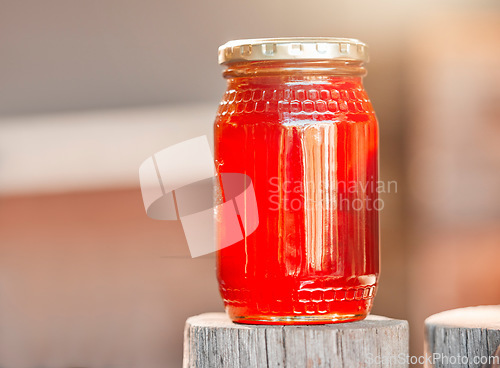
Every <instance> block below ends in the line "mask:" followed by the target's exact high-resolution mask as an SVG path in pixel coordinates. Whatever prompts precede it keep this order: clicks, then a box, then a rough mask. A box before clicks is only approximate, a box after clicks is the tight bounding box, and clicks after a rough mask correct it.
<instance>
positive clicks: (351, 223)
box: [214, 76, 381, 324]
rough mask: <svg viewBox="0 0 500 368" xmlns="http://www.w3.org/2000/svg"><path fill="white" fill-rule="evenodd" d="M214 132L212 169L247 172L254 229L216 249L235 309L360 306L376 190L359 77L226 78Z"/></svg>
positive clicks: (310, 313)
mask: <svg viewBox="0 0 500 368" xmlns="http://www.w3.org/2000/svg"><path fill="white" fill-rule="evenodd" d="M214 141H215V159H216V162H217V165H218V170H219V172H220V173H244V174H246V175H248V176H249V177H250V178H251V179H252V182H253V186H254V189H255V195H256V199H257V205H258V214H259V226H258V228H257V229H256V230H255V231H254V232H253V233H251V234H249V235H247V236H246V238H245V239H243V240H242V241H240V242H238V243H236V244H233V245H231V246H229V247H227V248H223V249H221V250H219V251H218V252H217V276H218V280H219V286H220V292H221V295H222V297H223V299H224V304H225V307H226V311H227V312H228V314H229V316H230V317H231V319H232V320H233V321H236V322H242V323H265V324H301V323H304V324H305V323H307V324H311V323H333V322H341V321H352V320H358V319H362V318H364V317H365V316H366V315H367V313H368V312H369V310H370V309H371V306H372V301H373V297H374V294H375V291H376V283H377V278H378V273H379V255H378V252H379V225H378V211H377V209H380V207H381V202H380V201H377V198H378V195H377V184H378V149H377V148H378V147H377V144H378V128H377V122H376V118H375V115H374V112H373V109H372V106H371V103H370V102H369V100H368V97H367V95H366V93H365V91H364V88H363V86H362V82H361V78H360V77H328V78H317V80H315V79H314V78H311V79H309V80H305V79H302V80H301V79H291V78H289V79H287V78H286V77H283V78H281V79H280V77H266V76H259V77H250V78H234V79H232V80H230V81H229V88H228V90H227V92H226V94H225V95H224V98H223V100H222V103H221V105H220V108H219V111H218V116H217V119H216V121H215V137H214ZM220 226H224V224H222V225H220Z"/></svg>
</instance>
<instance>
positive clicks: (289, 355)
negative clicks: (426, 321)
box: [183, 313, 408, 368]
mask: <svg viewBox="0 0 500 368" xmlns="http://www.w3.org/2000/svg"><path fill="white" fill-rule="evenodd" d="M407 355H408V323H407V322H406V321H401V320H395V319H390V318H385V317H379V316H369V317H368V318H367V319H365V320H363V321H358V322H350V323H338V324H329V325H307V326H270V325H267V326H264V325H243V324H236V323H232V322H231V321H230V320H229V318H228V317H227V316H226V315H225V314H224V313H206V314H201V315H198V316H194V317H191V318H189V319H188V320H187V321H186V327H185V331H184V365H183V367H184V368H216V367H228V368H229V367H231V368H240V367H241V368H249V367H252V368H253V367H287V368H288V367H290V368H291V367H300V368H304V367H307V368H313V367H314V368H315V367H339V368H340V367H345V368H354V367H356V368H357V367H367V368H371V367H384V368H387V367H398V368H399V367H407V366H408V365H407V364H406V359H403V358H406V356H407Z"/></svg>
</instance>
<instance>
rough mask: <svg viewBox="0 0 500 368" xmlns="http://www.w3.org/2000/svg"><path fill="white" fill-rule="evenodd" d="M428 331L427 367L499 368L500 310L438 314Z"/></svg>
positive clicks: (427, 324)
mask: <svg viewBox="0 0 500 368" xmlns="http://www.w3.org/2000/svg"><path fill="white" fill-rule="evenodd" d="M425 329H426V336H425V352H426V367H435V368H444V367H453V368H461V367H464V368H465V367H467V368H473V367H474V368H475V367H478V368H500V348H499V345H500V306H480V307H469V308H461V309H453V310H449V311H446V312H442V313H438V314H435V315H433V316H430V317H429V318H427V319H426V320H425Z"/></svg>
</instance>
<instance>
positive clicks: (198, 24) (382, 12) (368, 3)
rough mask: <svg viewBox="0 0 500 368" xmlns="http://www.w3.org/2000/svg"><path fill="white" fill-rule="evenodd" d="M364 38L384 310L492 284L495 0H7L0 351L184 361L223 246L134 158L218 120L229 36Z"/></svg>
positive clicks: (494, 296)
mask: <svg viewBox="0 0 500 368" xmlns="http://www.w3.org/2000/svg"><path fill="white" fill-rule="evenodd" d="M279 36H338V37H354V38H359V39H361V40H362V41H364V42H366V43H368V44H369V46H370V49H371V62H370V64H368V71H369V74H368V76H367V77H366V79H365V82H366V88H367V90H368V93H369V95H370V96H371V99H372V102H373V104H374V106H375V109H376V111H377V115H378V118H379V122H380V129H381V137H380V140H381V178H382V180H385V181H388V180H397V182H398V187H397V189H398V191H397V193H391V194H387V195H385V197H384V198H383V199H384V200H385V208H384V210H383V212H382V233H381V234H382V276H381V280H380V288H379V292H378V295H377V298H376V299H375V307H374V310H373V313H375V314H380V315H385V316H389V317H394V318H402V319H407V320H409V321H410V326H411V353H412V354H421V353H422V350H423V344H422V342H423V321H424V319H425V318H426V317H427V316H429V315H430V314H433V313H436V312H439V311H442V310H445V309H451V308H457V307H463V306H469V305H478V304H499V303H500V267H498V262H499V260H500V192H499V188H500V145H499V144H498V142H499V139H500V87H499V86H500V3H499V2H498V0H490V1H488V0H469V1H460V0H449V1H446V0H444V1H440V2H436V1H433V0H419V1H416V0H409V1H397V0H378V1H373V0H358V1H332V0H311V1H309V2H303V1H296V0H288V1H282V0H275V1H263V0H256V1H252V2H237V1H226V0H214V1H172V0H165V1H153V0H142V1H139V0H122V1H119V2H118V1H112V0H110V1H93V0H86V1H76V0H73V1H67V0H66V1H59V0H46V1H43V2H42V1H28V2H25V1H9V0H0V55H1V57H0V367H2V368H3V367H7V368H17V367H23V368H26V367H30V368H31V367H33V368H35V367H36V368H43V367H46V368H71V367H81V368H101V367H102V368H113V367H119V368H127V367H131V368H132V367H134V368H137V367H141V368H160V367H162V368H164V367H179V366H180V365H181V360H182V338H183V335H182V331H183V325H184V321H185V319H186V318H187V317H188V316H191V315H194V314H198V313H202V312H209V311H222V303H221V300H220V297H219V294H218V290H217V285H216V279H215V273H214V268H215V264H214V258H213V256H206V257H202V258H197V259H191V258H189V253H188V247H187V244H186V242H185V240H184V234H183V231H182V227H181V226H180V224H177V223H174V222H165V221H154V220H151V219H149V218H148V217H147V216H146V214H145V211H144V207H143V204H142V199H141V194H140V189H139V186H138V168H139V165H140V163H141V162H142V161H143V160H144V159H145V158H147V157H148V156H150V155H151V154H152V153H154V152H157V151H159V150H160V149H162V148H165V147H167V146H168V145H170V144H173V143H176V142H179V141H182V140H185V139H188V138H192V137H195V136H199V135H204V134H206V135H207V136H209V137H211V134H212V133H211V131H212V122H213V118H214V115H215V110H216V108H217V104H218V101H219V99H220V97H221V96H222V93H223V91H224V88H225V82H224V80H223V79H222V77H221V75H220V73H221V67H219V66H218V65H217V47H218V46H219V45H220V44H222V43H224V42H226V41H228V40H230V39H236V38H253V37H279Z"/></svg>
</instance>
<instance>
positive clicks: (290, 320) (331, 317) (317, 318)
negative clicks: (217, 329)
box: [229, 314, 367, 325]
mask: <svg viewBox="0 0 500 368" xmlns="http://www.w3.org/2000/svg"><path fill="white" fill-rule="evenodd" d="M229 316H230V318H231V320H232V321H233V322H236V323H242V324H255V325H319V324H331V323H343V322H354V321H360V320H363V319H365V318H366V316H367V314H322V315H310V316H307V315H306V316H275V315H255V316H234V317H233V316H231V314H229Z"/></svg>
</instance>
